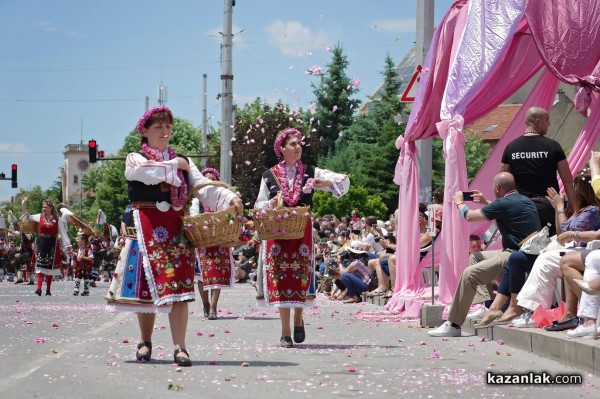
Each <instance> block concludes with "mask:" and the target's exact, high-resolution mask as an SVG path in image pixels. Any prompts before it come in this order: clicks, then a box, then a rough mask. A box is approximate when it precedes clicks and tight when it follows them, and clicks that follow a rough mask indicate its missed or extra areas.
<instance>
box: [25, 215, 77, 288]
mask: <svg viewBox="0 0 600 399" xmlns="http://www.w3.org/2000/svg"><path fill="white" fill-rule="evenodd" d="M21 218H22V219H23V220H33V221H35V222H37V223H38V231H37V237H36V238H35V242H34V244H33V253H32V254H31V264H32V265H33V266H34V267H35V274H38V273H42V274H45V275H47V276H60V275H62V272H61V267H62V256H61V250H62V249H64V248H65V247H69V246H71V241H70V240H69V235H68V233H67V223H66V221H65V220H63V219H61V218H59V217H58V216H56V215H51V216H50V217H48V218H45V217H43V216H42V214H40V213H38V214H37V215H29V214H24V215H23V216H22V217H21Z"/></svg>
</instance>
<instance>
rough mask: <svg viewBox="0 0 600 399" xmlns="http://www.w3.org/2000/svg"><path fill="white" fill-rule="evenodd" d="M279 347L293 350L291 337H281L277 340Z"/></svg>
mask: <svg viewBox="0 0 600 399" xmlns="http://www.w3.org/2000/svg"><path fill="white" fill-rule="evenodd" d="M279 346H281V347H282V348H293V347H294V343H293V342H292V337H281V339H280V340H279Z"/></svg>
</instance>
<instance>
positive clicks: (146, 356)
mask: <svg viewBox="0 0 600 399" xmlns="http://www.w3.org/2000/svg"><path fill="white" fill-rule="evenodd" d="M144 347H146V348H148V352H147V353H145V354H143V355H142V354H141V353H140V349H142V348H144ZM137 348H138V350H137V352H135V358H136V359H137V360H138V361H140V362H149V361H150V360H152V342H140V343H139V344H138V347H137Z"/></svg>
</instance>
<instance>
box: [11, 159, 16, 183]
mask: <svg viewBox="0 0 600 399" xmlns="http://www.w3.org/2000/svg"><path fill="white" fill-rule="evenodd" d="M10 170H11V176H10V181H11V182H12V183H11V187H12V188H17V164H16V163H13V164H12V166H11V167H10Z"/></svg>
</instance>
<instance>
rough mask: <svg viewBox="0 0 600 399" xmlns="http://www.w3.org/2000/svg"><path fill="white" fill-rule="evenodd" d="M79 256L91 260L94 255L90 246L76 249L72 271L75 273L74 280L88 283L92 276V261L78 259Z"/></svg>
mask: <svg viewBox="0 0 600 399" xmlns="http://www.w3.org/2000/svg"><path fill="white" fill-rule="evenodd" d="M79 255H81V256H85V257H86V258H93V257H94V254H93V251H92V247H91V246H90V245H88V246H86V247H84V248H78V249H77V255H76V256H75V257H73V271H74V272H75V279H78V280H82V279H83V280H85V281H89V280H90V278H91V275H92V265H93V263H94V260H93V259H89V260H88V259H79Z"/></svg>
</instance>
